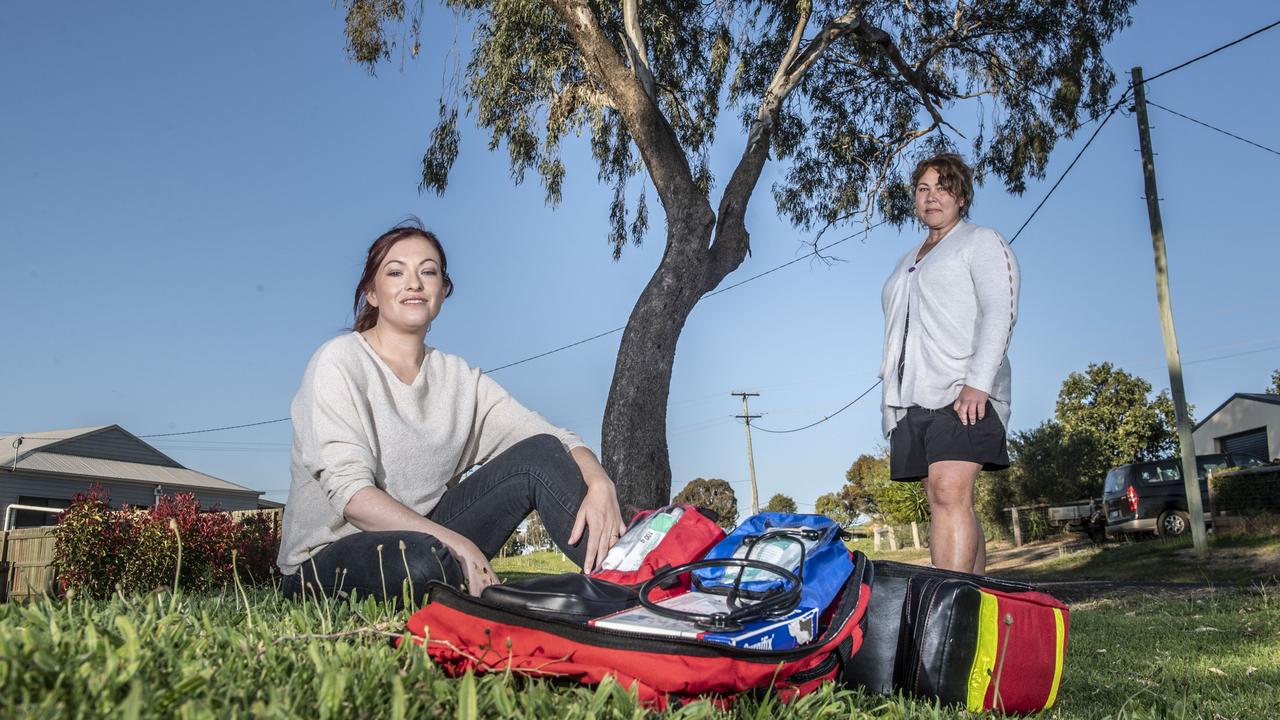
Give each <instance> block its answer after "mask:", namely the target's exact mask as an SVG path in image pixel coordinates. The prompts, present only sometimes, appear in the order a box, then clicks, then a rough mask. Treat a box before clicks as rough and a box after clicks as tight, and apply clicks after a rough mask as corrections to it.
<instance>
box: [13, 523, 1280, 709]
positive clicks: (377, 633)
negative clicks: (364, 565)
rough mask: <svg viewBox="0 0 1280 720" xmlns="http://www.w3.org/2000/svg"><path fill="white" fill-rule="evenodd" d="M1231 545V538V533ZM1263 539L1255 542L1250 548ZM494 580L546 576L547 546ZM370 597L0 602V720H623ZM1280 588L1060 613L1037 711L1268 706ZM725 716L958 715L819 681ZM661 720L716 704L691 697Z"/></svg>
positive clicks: (1276, 689)
mask: <svg viewBox="0 0 1280 720" xmlns="http://www.w3.org/2000/svg"><path fill="white" fill-rule="evenodd" d="M1245 544H1246V545H1248V543H1245ZM1267 547H1269V546H1267ZM545 555H547V556H549V557H544V556H533V557H524V558H510V559H504V560H500V561H498V562H496V563H495V566H496V567H497V568H498V570H499V573H500V574H502V575H503V576H511V575H515V574H518V573H535V572H546V571H548V570H558V569H559V566H557V565H556V563H558V562H560V560H559V556H558V554H550V553H548V554H545ZM403 621H404V615H403V614H400V613H395V612H393V611H390V610H388V609H386V608H384V607H380V606H378V605H377V604H375V603H372V602H365V603H344V602H335V603H324V602H321V603H316V602H308V603H295V602H286V601H283V600H281V599H280V598H279V597H278V596H277V595H276V594H275V593H274V592H273V591H272V590H270V589H261V590H249V591H248V592H247V593H246V594H245V595H243V596H240V597H238V596H237V594H236V593H234V592H227V593H225V594H219V595H210V596H200V597H194V596H187V595H184V594H182V593H179V594H178V595H177V596H176V597H175V596H174V595H171V594H169V593H167V592H157V593H155V594H152V595H149V596H141V597H133V598H127V599H126V598H122V597H116V598H114V599H112V600H110V601H88V600H82V599H76V598H74V597H73V598H71V599H69V600H67V599H64V600H59V601H49V600H46V601H43V602H40V603H33V604H27V605H24V604H5V605H0V688H3V691H2V692H0V717H4V718H8V717H31V718H54V717H106V716H111V717H115V716H120V717H126V718H127V717H155V718H167V717H191V718H198V717H219V718H221V717H254V718H257V717H261V718H277V717H279V718H286V717H306V718H312V717H319V718H351V717H357V718H358V717H370V718H382V717H390V718H402V717H457V718H476V717H503V718H505V717H523V718H546V717H555V718H557V719H558V720H570V719H573V718H588V717H591V718H623V717H641V716H644V715H646V714H647V712H646V711H645V710H644V709H643V708H642V707H640V706H638V705H637V704H636V702H635V701H634V699H633V698H632V697H631V696H629V695H628V694H627V693H626V691H625V690H624V689H623V688H620V687H618V686H617V685H613V684H609V685H605V686H602V687H601V688H599V689H595V688H585V687H578V686H568V685H560V684H555V683H551V682H548V681H524V680H521V679H519V678H512V677H508V676H504V675H496V676H481V677H479V678H470V679H452V678H448V677H446V676H444V675H443V674H442V673H441V672H440V671H439V670H438V669H437V668H436V667H435V666H434V665H433V664H432V663H431V662H430V661H429V660H428V659H427V658H426V657H425V656H424V654H423V653H422V651H421V650H420V649H419V648H417V647H416V646H413V645H412V644H405V645H404V646H402V647H400V648H396V647H394V646H393V645H392V644H391V640H392V638H394V637H395V636H397V634H398V633H400V632H401V631H402V628H403ZM1278 657H1280V586H1276V585H1267V584H1262V585H1255V586H1252V587H1232V588H1218V589H1200V590H1195V591H1186V590H1183V591H1179V592H1160V593H1151V592H1148V591H1144V592H1143V593H1142V594H1136V595H1122V596H1119V597H1111V598H1107V599H1102V600H1090V601H1086V602H1082V603H1079V604H1077V605H1076V606H1075V607H1073V610H1072V614H1071V629H1070V642H1069V649H1068V655H1067V666H1066V670H1065V672H1064V681H1063V683H1064V684H1063V688H1062V691H1061V694H1060V696H1059V698H1060V699H1059V705H1058V706H1057V707H1056V708H1054V709H1053V710H1051V711H1049V712H1048V713H1045V715H1044V717H1046V718H1061V719H1066V718H1104V717H1126V718H1156V717H1161V718H1163V717H1172V718H1201V717H1202V718H1209V719H1216V718H1263V717H1275V708H1276V707H1280V663H1277V662H1276V658H1278ZM729 714H730V715H731V716H734V717H742V718H768V717H781V716H785V717H796V718H810V717H817V718H847V717H852V718H864V717H888V718H942V719H948V718H967V717H973V716H971V715H969V714H967V713H964V712H962V711H958V710H953V709H944V708H938V707H935V706H934V705H933V704H932V703H928V702H921V701H915V700H909V699H903V698H880V697H869V696H866V695H864V694H862V693H860V692H853V691H849V690H844V689H837V688H836V687H834V686H829V687H826V688H824V689H823V690H822V691H821V692H818V693H814V694H812V695H810V696H807V697H806V698H803V699H802V700H801V701H800V702H799V703H798V704H795V705H791V706H786V707H785V708H784V707H780V706H778V705H777V704H776V701H774V700H773V699H771V698H769V697H768V696H765V697H763V698H754V699H747V700H744V701H742V702H740V703H738V704H737V705H735V706H734V707H733V709H732V711H731V712H730V713H729ZM672 715H673V716H676V717H682V718H683V717H690V718H697V717H711V716H719V715H721V713H719V712H718V711H717V710H716V709H715V708H714V706H712V705H711V704H710V703H708V702H705V701H702V702H698V703H694V704H692V705H690V706H687V707H685V708H682V709H680V710H678V711H676V712H674V713H672Z"/></svg>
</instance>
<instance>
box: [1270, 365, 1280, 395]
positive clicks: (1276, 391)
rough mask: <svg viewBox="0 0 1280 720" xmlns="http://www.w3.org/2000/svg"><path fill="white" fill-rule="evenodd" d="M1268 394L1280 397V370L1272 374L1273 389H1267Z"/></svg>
mask: <svg viewBox="0 0 1280 720" xmlns="http://www.w3.org/2000/svg"><path fill="white" fill-rule="evenodd" d="M1267 392H1268V393H1270V394H1272V395H1280V370H1276V371H1275V372H1273V373H1271V387H1269V388H1267Z"/></svg>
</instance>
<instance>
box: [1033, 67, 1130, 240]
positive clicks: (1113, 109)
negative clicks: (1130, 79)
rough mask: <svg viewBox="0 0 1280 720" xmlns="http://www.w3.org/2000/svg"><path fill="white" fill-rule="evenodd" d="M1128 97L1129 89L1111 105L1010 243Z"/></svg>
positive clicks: (1047, 199)
mask: <svg viewBox="0 0 1280 720" xmlns="http://www.w3.org/2000/svg"><path fill="white" fill-rule="evenodd" d="M1128 97H1129V91H1127V90H1126V91H1125V93H1124V94H1123V95H1121V96H1120V99H1119V100H1117V101H1116V102H1115V104H1114V105H1112V106H1111V110H1110V111H1109V112H1108V113H1107V114H1106V116H1105V117H1103V118H1102V122H1100V123H1098V127H1096V128H1094V129H1093V134H1092V135H1090V136H1089V139H1088V140H1086V141H1085V143H1084V147H1082V148H1080V152H1078V153H1076V156H1075V157H1074V158H1073V159H1072V160H1071V164H1070V165H1067V169H1066V170H1063V171H1062V174H1061V175H1059V176H1058V181H1057V182H1055V183H1054V184H1053V187H1051V188H1049V192H1047V193H1045V196H1044V199H1042V200H1041V201H1040V204H1039V205H1036V209H1035V210H1032V211H1031V214H1030V215H1028V216H1027V219H1026V220H1024V221H1023V223H1022V226H1021V227H1019V228H1018V231H1017V232H1016V233H1014V234H1013V237H1012V238H1010V239H1009V244H1010V245H1012V244H1013V243H1014V241H1015V240H1017V239H1018V236H1019V235H1021V234H1022V231H1023V230H1026V229H1027V225H1030V224H1031V221H1032V220H1033V219H1034V218H1035V216H1036V213H1039V212H1040V208H1042V207H1044V204H1045V203H1047V202H1049V198H1051V197H1053V192H1054V191H1055V190H1057V189H1058V186H1059V185H1061V184H1062V181H1063V180H1066V179H1067V174H1068V173H1070V172H1071V169H1072V168H1074V167H1075V166H1076V163H1077V162H1079V161H1080V158H1081V156H1083V155H1084V151H1085V150H1088V149H1089V146H1090V145H1092V144H1093V141H1094V138H1096V137H1098V133H1100V132H1102V128H1104V127H1106V125H1107V121H1108V120H1110V119H1111V116H1113V115H1115V114H1116V111H1117V110H1119V109H1120V106H1121V105H1123V104H1124V101H1125V100H1126V99H1128Z"/></svg>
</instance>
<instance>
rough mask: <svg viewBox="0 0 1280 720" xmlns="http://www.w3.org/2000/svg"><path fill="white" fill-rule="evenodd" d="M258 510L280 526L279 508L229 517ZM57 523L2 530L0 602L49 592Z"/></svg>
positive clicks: (52, 587)
mask: <svg viewBox="0 0 1280 720" xmlns="http://www.w3.org/2000/svg"><path fill="white" fill-rule="evenodd" d="M258 513H263V514H265V515H266V516H267V517H268V518H270V519H271V522H272V523H273V524H274V526H275V529H276V530H277V531H279V530H280V521H281V510H280V509H279V508H273V509H270V510H234V511H231V512H229V513H227V514H228V515H230V516H231V517H233V518H235V519H236V520H240V519H242V518H245V517H247V516H250V515H256V514H258ZM56 530H57V526H53V525H48V526H45V527H34V528H19V529H17V530H9V531H7V532H4V533H3V538H0V602H3V601H8V600H31V599H35V598H39V597H42V596H44V595H49V594H52V593H53V592H54V591H55V590H56V589H57V588H56V584H57V578H56V577H55V573H54V570H53V546H54V542H55V538H56V536H55V531H56Z"/></svg>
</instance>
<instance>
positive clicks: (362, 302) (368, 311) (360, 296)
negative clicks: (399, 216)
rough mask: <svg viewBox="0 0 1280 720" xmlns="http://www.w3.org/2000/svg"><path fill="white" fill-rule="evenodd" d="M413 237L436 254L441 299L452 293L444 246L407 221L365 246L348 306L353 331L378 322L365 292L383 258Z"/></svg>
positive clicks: (414, 221)
mask: <svg viewBox="0 0 1280 720" xmlns="http://www.w3.org/2000/svg"><path fill="white" fill-rule="evenodd" d="M414 237H419V238H422V239H423V240H426V241H427V242H429V243H431V244H432V245H434V246H435V248H436V252H438V253H440V276H441V277H442V278H444V285H445V288H444V296H445V297H449V296H450V295H452V294H453V279H452V278H450V277H449V260H448V259H447V258H446V257H445V256H444V246H443V245H441V244H440V238H438V237H436V234H435V233H433V232H431V231H430V230H427V229H426V228H424V227H422V221H421V220H419V219H418V218H416V217H415V218H410V219H408V220H405V221H404V222H402V223H400V224H399V225H396V226H395V227H393V228H391V229H390V230H388V231H386V232H384V233H382V234H381V235H379V236H378V239H377V240H374V241H373V244H372V245H370V246H369V253H368V257H367V258H366V259H365V262H364V273H363V274H362V275H361V276H360V282H359V283H357V284H356V299H355V304H354V305H353V306H352V314H353V315H355V318H356V322H355V325H354V326H352V329H353V330H355V331H356V332H364V331H365V330H368V329H369V328H371V327H373V326H374V325H376V324H377V323H378V308H376V307H374V306H372V305H370V304H369V301H368V300H367V299H366V298H365V293H366V292H368V290H369V288H370V287H371V286H372V285H373V276H374V274H375V273H376V272H378V268H379V267H380V266H381V265H382V261H383V260H385V259H386V258H387V253H388V252H390V251H391V246H393V245H395V244H396V243H398V242H400V241H401V240H408V239H409V238H414Z"/></svg>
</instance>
